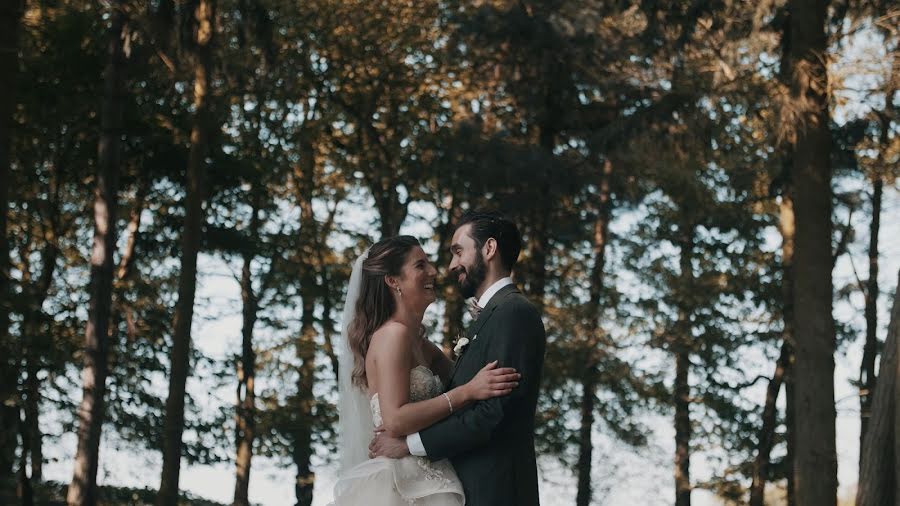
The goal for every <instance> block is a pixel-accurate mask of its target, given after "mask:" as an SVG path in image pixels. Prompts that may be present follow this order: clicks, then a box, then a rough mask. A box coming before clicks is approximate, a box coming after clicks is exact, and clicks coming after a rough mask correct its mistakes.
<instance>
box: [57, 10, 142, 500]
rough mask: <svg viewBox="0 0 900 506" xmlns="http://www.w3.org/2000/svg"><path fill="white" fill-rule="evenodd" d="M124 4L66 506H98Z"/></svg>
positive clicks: (109, 70)
mask: <svg viewBox="0 0 900 506" xmlns="http://www.w3.org/2000/svg"><path fill="white" fill-rule="evenodd" d="M125 8H126V5H125V2H124V0H119V1H117V2H115V3H114V4H113V12H112V16H111V19H112V22H111V25H110V28H109V33H108V35H107V36H108V37H109V42H108V49H107V56H108V58H109V61H108V63H107V65H106V70H105V74H106V75H105V76H104V81H105V90H104V96H103V107H102V116H101V125H100V126H101V130H102V133H101V135H100V143H99V147H98V158H99V163H98V164H97V182H96V184H97V187H96V189H95V190H94V240H93V247H92V251H91V284H90V294H91V295H90V297H91V298H90V307H89V310H88V323H87V330H86V331H85V338H84V370H83V372H82V382H83V386H82V399H81V405H80V406H79V408H78V422H79V426H78V447H77V450H76V452H75V471H74V475H73V477H72V483H71V484H70V485H69V489H68V493H67V496H66V502H67V503H68V504H69V506H76V505H78V506H81V505H87V506H92V505H94V504H96V503H97V465H98V461H99V453H100V435H101V432H102V429H103V418H104V400H105V399H104V398H105V395H106V376H107V373H108V365H107V358H108V357H107V353H108V347H109V335H108V334H109V322H110V310H111V307H112V284H113V276H114V272H113V269H114V263H113V253H114V252H115V249H116V219H117V209H118V203H117V199H118V191H119V190H118V188H119V174H120V172H121V167H120V164H121V155H120V153H121V148H120V143H121V137H122V133H123V125H122V114H123V101H124V97H123V93H124V90H123V88H124V87H123V81H124V76H123V73H124V65H125V49H124V48H125V44H126V43H127V40H128V37H129V34H128V28H127V21H126V18H125V16H126V14H125Z"/></svg>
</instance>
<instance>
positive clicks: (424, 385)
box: [369, 365, 444, 427]
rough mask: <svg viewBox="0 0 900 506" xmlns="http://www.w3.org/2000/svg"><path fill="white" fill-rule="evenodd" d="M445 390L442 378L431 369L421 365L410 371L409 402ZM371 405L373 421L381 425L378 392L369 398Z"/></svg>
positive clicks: (425, 398) (417, 400) (435, 395)
mask: <svg viewBox="0 0 900 506" xmlns="http://www.w3.org/2000/svg"><path fill="white" fill-rule="evenodd" d="M443 391H444V385H443V384H442V383H441V378H440V377H439V376H437V375H435V374H434V373H433V372H431V369H429V368H427V367H425V366H424V365H419V366H416V367H414V368H413V370H412V371H409V402H419V401H425V400H428V399H431V398H432V397H437V396H438V395H441V393H442V392H443ZM369 407H370V408H372V422H373V423H374V424H375V426H376V427H377V426H379V425H381V424H382V423H383V419H382V418H381V405H379V404H378V393H377V392H376V393H375V395H373V396H372V399H371V400H369Z"/></svg>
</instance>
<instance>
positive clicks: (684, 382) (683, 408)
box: [674, 351, 691, 506]
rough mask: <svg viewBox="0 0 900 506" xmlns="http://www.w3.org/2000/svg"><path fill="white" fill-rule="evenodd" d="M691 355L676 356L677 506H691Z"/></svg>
mask: <svg viewBox="0 0 900 506" xmlns="http://www.w3.org/2000/svg"><path fill="white" fill-rule="evenodd" d="M689 371H690V355H689V354H688V353H687V352H683V351H682V352H678V353H677V354H676V355H675V392H674V393H675V506H691V414H690V406H691V405H690V395H691V392H690V386H689V384H688V373H689Z"/></svg>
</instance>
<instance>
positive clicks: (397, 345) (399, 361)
mask: <svg viewBox="0 0 900 506" xmlns="http://www.w3.org/2000/svg"><path fill="white" fill-rule="evenodd" d="M412 345H413V343H412V342H411V338H410V336H409V334H408V333H407V332H406V331H405V329H404V328H403V327H400V326H395V325H386V326H384V327H382V328H381V329H379V330H378V331H377V332H376V333H375V335H373V336H372V342H371V344H370V345H369V353H374V354H375V355H374V356H373V358H374V363H375V369H376V374H377V377H378V403H379V405H380V406H381V418H382V420H383V422H384V429H385V430H386V431H387V432H389V433H391V434H393V435H395V436H405V435H407V434H412V433H414V432H418V431H420V430H422V429H424V428H426V427H428V426H430V425H433V424H434V423H435V422H437V421H439V420H442V419H444V418H446V417H447V416H449V415H450V405H451V404H452V406H453V410H454V411H455V410H459V409H462V408H463V407H465V406H467V405H469V404H471V403H472V402H474V401H476V400H481V399H483V398H490V397H495V396H499V395H506V394H508V393H509V392H511V391H512V388H513V387H514V386H515V385H516V383H515V381H516V380H517V374H516V373H515V370H513V369H509V368H503V369H497V368H496V364H489V366H491V365H492V367H490V368H489V367H485V369H484V374H479V376H480V377H478V376H476V378H475V379H473V380H472V381H471V382H469V383H467V384H465V385H461V386H459V387H456V388H454V389H453V390H450V391H449V392H447V393H446V394H442V395H439V396H437V397H434V398H432V399H428V400H425V401H420V402H409V373H410V371H411V370H412V368H413V366H414V360H413V356H412ZM448 400H449V402H448Z"/></svg>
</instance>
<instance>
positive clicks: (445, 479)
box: [334, 212, 546, 506]
mask: <svg viewBox="0 0 900 506" xmlns="http://www.w3.org/2000/svg"><path fill="white" fill-rule="evenodd" d="M521 246H522V240H521V235H520V234H519V231H518V229H517V227H516V225H515V224H514V223H512V222H511V221H509V220H507V219H506V218H504V217H503V216H501V215H500V214H497V213H491V212H469V213H466V214H465V215H464V216H463V217H462V218H461V219H460V221H459V223H458V224H457V228H456V230H455V232H454V234H453V239H452V244H451V245H450V252H451V254H452V260H451V262H450V268H449V272H450V277H451V278H455V279H456V281H457V282H458V284H459V288H460V290H461V292H462V296H463V297H465V298H469V297H475V298H476V299H477V304H478V306H476V308H480V311H479V313H478V314H477V316H476V317H475V320H474V322H473V323H472V324H471V325H470V327H469V328H468V330H467V332H466V335H465V337H460V339H459V341H458V343H457V346H456V352H457V357H455V358H456V360H455V362H453V361H452V360H451V358H450V357H448V356H446V355H445V354H444V353H443V351H441V349H440V348H438V347H437V346H436V345H435V344H433V343H431V342H430V341H428V339H426V338H425V331H424V327H423V326H422V317H423V315H424V314H425V309H426V308H427V307H428V306H429V305H430V304H431V303H432V302H434V301H435V299H436V296H435V293H436V291H435V276H436V274H437V271H436V269H435V268H434V266H433V265H432V264H431V263H430V262H429V260H428V258H427V256H426V255H425V252H424V251H422V248H421V246H420V245H419V242H418V241H417V240H416V239H415V238H412V237H409V236H399V237H392V238H388V239H384V240H382V241H380V242H378V243H376V244H375V245H373V246H372V247H371V248H369V249H368V250H367V251H366V252H365V253H363V255H362V256H361V257H360V258H359V259H358V260H357V261H356V263H355V265H354V267H353V273H352V275H351V276H350V284H349V287H348V290H347V300H346V304H345V306H344V321H343V333H342V336H341V337H342V339H341V342H342V350H341V363H340V367H339V391H340V399H339V406H338V409H339V412H340V424H339V425H340V433H341V438H342V439H341V447H340V450H341V465H340V471H339V475H338V481H337V483H336V484H335V487H334V493H335V500H334V504H335V506H345V505H349V506H395V505H396V506H405V505H409V504H414V505H421V506H455V505H462V504H468V505H469V506H504V505H510V506H512V505H515V506H530V505H537V504H538V503H539V501H538V485H537V466H536V463H535V452H534V413H535V407H536V404H537V397H538V386H539V383H540V378H541V369H542V368H543V363H544V347H545V343H546V337H545V335H544V326H543V323H542V322H541V316H540V314H539V313H538V310H537V309H536V308H535V307H534V306H533V305H532V304H531V303H529V302H528V300H527V299H526V298H525V297H524V296H523V295H522V294H521V293H520V292H519V290H517V289H516V287H515V286H514V285H513V282H512V280H511V279H510V274H511V272H512V269H513V267H514V266H515V263H516V260H517V259H518V256H519V252H520V250H521ZM442 247H443V245H442Z"/></svg>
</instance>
